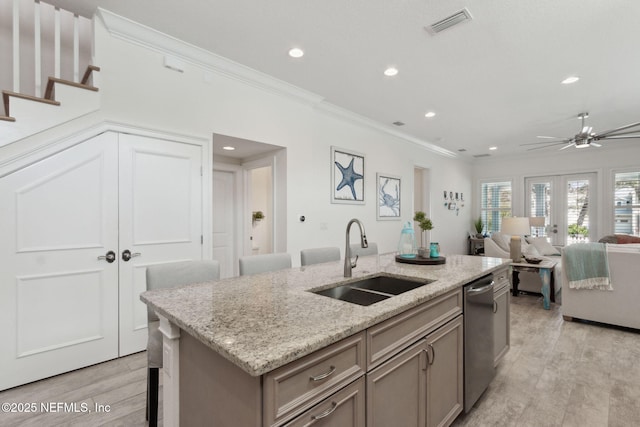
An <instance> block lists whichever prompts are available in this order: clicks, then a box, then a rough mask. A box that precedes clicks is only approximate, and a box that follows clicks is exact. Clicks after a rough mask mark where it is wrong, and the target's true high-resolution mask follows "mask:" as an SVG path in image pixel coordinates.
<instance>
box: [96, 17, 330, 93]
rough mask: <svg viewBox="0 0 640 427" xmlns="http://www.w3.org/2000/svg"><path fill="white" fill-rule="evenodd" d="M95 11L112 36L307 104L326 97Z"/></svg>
mask: <svg viewBox="0 0 640 427" xmlns="http://www.w3.org/2000/svg"><path fill="white" fill-rule="evenodd" d="M96 14H97V15H98V17H99V18H100V19H101V21H102V23H103V24H104V26H105V28H106V29H107V31H109V33H110V34H111V35H112V36H113V37H116V38H119V39H121V40H124V41H127V42H129V43H132V44H136V45H139V46H142V47H145V48H148V49H151V50H154V51H156V52H159V53H162V54H166V55H171V56H175V57H178V58H181V59H182V60H184V61H186V62H189V63H191V64H193V65H195V66H197V67H200V68H203V69H205V70H208V71H211V72H214V73H218V74H220V75H223V76H225V77H228V78H232V79H234V80H237V81H240V82H242V83H245V84H249V85H251V86H253V87H256V88H259V89H262V90H266V91H269V92H272V93H276V94H279V95H285V96H288V97H290V98H294V99H297V100H298V101H301V102H303V103H306V104H317V103H318V102H320V101H322V99H323V98H322V97H321V96H319V95H317V94H315V93H312V92H309V91H305V90H303V89H300V88H299V87H297V86H294V85H291V84H289V83H287V82H284V81H282V80H278V79H276V78H274V77H271V76H269V75H268V74H265V73H262V72H260V71H256V70H254V69H253V68H250V67H247V66H245V65H242V64H239V63H237V62H234V61H231V60H230V59H227V58H224V57H222V56H220V55H217V54H215V53H212V52H209V51H207V50H204V49H201V48H199V47H197V46H194V45H192V44H189V43H186V42H184V41H182V40H179V39H177V38H175V37H172V36H169V35H167V34H164V33H161V32H159V31H157V30H154V29H153V28H150V27H147V26H144V25H142V24H139V23H137V22H134V21H132V20H130V19H127V18H124V17H122V16H120V15H116V14H114V13H112V12H109V11H108V10H105V9H102V8H98V10H97V12H96Z"/></svg>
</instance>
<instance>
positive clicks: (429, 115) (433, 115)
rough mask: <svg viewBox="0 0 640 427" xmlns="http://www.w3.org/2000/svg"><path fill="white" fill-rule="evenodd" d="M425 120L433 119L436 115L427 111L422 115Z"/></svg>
mask: <svg viewBox="0 0 640 427" xmlns="http://www.w3.org/2000/svg"><path fill="white" fill-rule="evenodd" d="M424 116H425V117H426V118H428V119H430V118H431V117H435V116H436V113H434V112H433V111H429V112H428V113H426V114H425V115H424Z"/></svg>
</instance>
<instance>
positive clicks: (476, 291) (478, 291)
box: [465, 280, 494, 295]
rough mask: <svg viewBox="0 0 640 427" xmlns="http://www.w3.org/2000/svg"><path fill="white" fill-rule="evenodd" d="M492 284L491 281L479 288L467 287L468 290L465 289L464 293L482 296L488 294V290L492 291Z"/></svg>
mask: <svg viewBox="0 0 640 427" xmlns="http://www.w3.org/2000/svg"><path fill="white" fill-rule="evenodd" d="M493 284H494V281H493V280H492V281H491V283H489V284H488V285H484V286H481V287H479V288H472V287H469V288H467V289H465V292H466V293H467V295H480V294H484V293H486V292H489V291H490V290H493Z"/></svg>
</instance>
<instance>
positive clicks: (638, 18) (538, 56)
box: [48, 0, 640, 157]
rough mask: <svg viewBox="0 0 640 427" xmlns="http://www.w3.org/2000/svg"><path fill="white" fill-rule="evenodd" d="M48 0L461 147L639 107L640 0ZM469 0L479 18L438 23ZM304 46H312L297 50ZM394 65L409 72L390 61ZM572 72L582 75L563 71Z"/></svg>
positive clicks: (512, 143) (483, 150)
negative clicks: (105, 14)
mask: <svg viewBox="0 0 640 427" xmlns="http://www.w3.org/2000/svg"><path fill="white" fill-rule="evenodd" d="M48 2H49V3H51V4H54V5H57V6H60V7H62V8H64V9H67V10H71V11H74V12H77V13H80V14H83V15H88V16H91V15H92V14H93V12H94V11H95V8H96V7H97V6H99V7H102V8H104V9H106V10H109V11H111V12H113V13H116V14H118V15H121V16H124V17H127V18H129V19H131V20H133V21H136V22H140V23H142V24H145V25H147V26H149V27H152V28H155V29H156V30H159V31H161V32H164V33H166V34H169V35H172V36H174V37H177V38H179V39H182V40H184V41H187V42H189V43H191V44H194V45H196V46H200V47H202V48H204V49H207V50H210V51H212V52H215V53H216V54H219V55H221V56H224V57H227V58H229V59H231V60H233V61H236V62H239V63H241V64H244V65H246V66H249V67H251V68H253V69H256V70H259V71H261V72H264V73H266V74H269V75H271V76H274V77H276V78H278V79H281V80H284V81H286V82H289V83H291V84H293V85H296V86H299V87H301V88H304V89H306V90H308V91H311V92H314V93H316V94H318V95H320V96H322V97H323V98H324V99H325V100H326V101H327V102H329V103H332V104H335V105H337V106H340V107H343V108H346V109H348V110H351V111H353V112H356V113H358V114H360V115H363V116H365V117H368V118H371V119H374V120H376V121H378V122H380V123H383V124H388V125H391V123H393V122H395V121H402V122H404V123H405V125H404V126H402V127H399V128H396V129H397V130H398V131H400V132H404V133H406V134H408V135H411V136H413V137H415V138H419V139H421V140H424V141H427V142H430V143H433V144H436V145H439V146H441V147H443V148H446V149H448V150H451V151H453V152H456V153H458V150H459V149H465V150H466V151H465V152H464V153H458V154H459V155H460V156H461V157H467V156H472V155H478V154H487V153H489V150H488V148H489V146H497V147H498V149H497V150H496V151H493V152H491V155H492V156H500V155H507V154H512V155H524V154H527V153H529V154H531V153H538V152H539V151H535V152H527V151H525V150H526V148H530V147H523V146H521V145H520V144H522V143H528V142H535V141H538V139H536V136H537V135H551V136H559V137H569V136H573V135H574V134H576V133H577V132H578V131H579V129H580V122H579V121H578V120H576V119H575V117H576V116H577V115H578V113H580V112H582V111H588V112H589V113H590V117H589V119H588V124H589V125H591V126H593V127H594V131H596V132H602V131H605V130H608V129H611V128H616V127H619V126H622V125H625V124H628V123H632V122H638V121H640V83H639V81H638V76H640V54H638V53H637V49H638V42H639V41H640V25H638V22H640V2H639V1H637V0H615V1H614V0H609V1H604V0H519V1H505V0H483V1H472V0H467V1H460V0H437V1H436V0H348V1H345V0H322V1H317V0H270V1H264V0H233V1H221V0H183V1H169V0H135V1H122V0H103V1H97V0H51V1H48ZM464 7H466V8H468V10H469V11H470V13H471V15H472V16H473V19H472V20H471V21H468V22H465V23H462V24H460V25H458V26H455V27H453V28H450V29H447V30H445V31H443V32H441V33H439V34H437V35H435V36H434V35H431V34H429V33H428V32H427V31H425V29H424V27H425V26H427V25H429V24H431V23H433V22H435V21H438V20H440V19H442V18H444V17H446V16H448V15H451V14H452V13H454V12H456V11H458V10H460V9H462V8H464ZM293 46H297V47H301V48H303V49H304V50H305V56H304V57H303V58H301V59H299V60H294V59H292V58H289V57H288V56H287V51H288V49H289V48H291V47H293ZM390 65H393V66H396V67H397V68H398V69H399V74H398V75H397V76H396V77H393V78H389V77H385V76H384V75H383V71H384V69H385V68H386V67H387V66H390ZM570 75H577V76H579V77H580V81H578V82H577V83H575V84H572V85H562V84H560V82H561V81H562V80H563V79H564V78H566V77H568V76H570ZM430 110H433V111H435V112H436V113H437V115H436V117H434V118H432V119H427V118H425V117H424V114H425V112H427V111H430ZM638 143H640V139H634V140H626V141H604V143H603V145H604V147H603V148H600V150H606V149H607V147H608V146H609V145H613V144H616V145H623V144H638ZM556 150H557V148H549V149H545V150H541V151H543V152H547V153H549V154H552V153H554V154H555V153H556ZM567 151H570V150H565V151H563V152H562V153H566V152H567Z"/></svg>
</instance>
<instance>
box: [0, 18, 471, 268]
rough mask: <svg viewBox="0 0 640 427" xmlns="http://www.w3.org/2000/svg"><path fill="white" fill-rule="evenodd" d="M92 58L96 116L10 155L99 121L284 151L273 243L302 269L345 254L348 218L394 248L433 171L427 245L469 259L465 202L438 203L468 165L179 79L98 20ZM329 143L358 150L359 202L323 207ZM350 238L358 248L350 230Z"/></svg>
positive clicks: (312, 112)
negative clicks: (387, 180) (384, 217)
mask: <svg viewBox="0 0 640 427" xmlns="http://www.w3.org/2000/svg"><path fill="white" fill-rule="evenodd" d="M95 52H96V58H95V63H96V65H99V66H100V67H101V69H102V71H101V72H100V77H99V87H100V91H101V96H102V98H101V102H102V108H101V109H100V111H99V112H97V113H93V114H90V115H88V116H85V117H83V118H80V119H78V120H76V121H74V122H73V123H67V124H64V125H62V126H60V127H58V128H57V129H53V130H51V131H48V132H47V133H45V134H44V135H35V136H33V137H32V138H28V139H26V140H23V141H21V142H18V143H15V144H11V145H10V146H8V147H9V148H8V149H7V151H6V152H7V153H8V155H12V156H15V155H17V154H19V153H20V151H21V150H25V149H28V148H33V147H35V146H38V145H39V144H44V143H46V142H47V141H48V140H50V139H51V138H55V137H57V136H58V135H67V134H70V133H73V132H76V131H78V130H80V129H82V128H85V127H88V126H91V125H93V124H95V123H101V122H104V121H112V122H116V123H123V124H130V125H135V126H139V127H143V128H148V129H154V130H158V131H166V132H169V133H176V134H184V135H190V136H194V137H206V138H208V139H209V140H210V139H211V138H212V135H213V134H214V133H219V134H224V135H230V136H234V137H239V138H244V139H249V140H255V141H260V142H265V143H269V144H274V145H278V146H282V147H286V161H281V162H280V165H282V164H284V166H285V167H284V170H283V168H280V169H277V173H281V174H283V175H285V176H286V183H287V184H286V188H275V189H274V191H275V192H276V193H278V194H280V192H283V191H284V192H286V215H283V216H280V217H278V218H277V219H276V221H277V222H278V225H279V226H283V227H285V228H286V246H285V245H283V244H282V243H283V242H279V241H278V240H277V236H276V241H275V246H276V251H282V250H286V251H288V252H289V253H291V254H292V256H293V263H294V265H299V252H300V250H301V249H303V248H308V247H320V246H339V247H340V248H341V251H342V252H343V255H344V244H345V242H344V235H345V227H346V224H347V222H348V221H349V219H351V218H359V219H361V220H362V221H363V223H364V225H365V227H366V231H367V235H368V237H369V240H370V241H372V242H377V243H378V245H379V249H380V251H381V252H388V251H394V250H395V249H396V247H397V243H398V239H399V236H400V230H401V228H402V223H403V222H404V221H409V220H411V219H412V217H413V171H414V166H419V167H423V168H428V169H430V171H431V178H432V182H431V189H432V192H433V195H434V196H433V197H432V202H431V206H432V208H431V217H432V220H433V223H434V225H435V228H434V230H433V231H432V232H431V240H432V241H439V242H440V245H441V249H442V252H443V253H444V254H446V253H466V250H467V249H466V235H467V231H468V230H469V229H470V226H471V215H470V210H471V209H470V205H469V204H467V205H466V206H465V207H464V208H462V209H461V210H460V211H459V213H458V215H456V213H455V212H453V211H448V210H447V209H446V208H445V207H444V204H443V203H442V202H443V200H442V196H441V195H442V191H443V190H447V191H454V192H455V191H457V192H463V193H464V194H465V195H471V167H470V165H469V164H468V163H466V162H464V161H461V160H458V159H454V158H448V157H444V156H442V155H440V154H435V153H433V152H431V151H429V150H427V149H425V148H424V147H422V146H420V145H418V144H416V143H414V142H409V141H408V140H406V139H404V138H402V137H400V136H397V135H394V134H392V133H389V132H384V131H381V130H379V129H376V128H375V127H373V126H367V125H363V124H361V123H360V122H358V121H357V120H349V119H346V118H344V116H340V115H337V114H335V113H332V112H330V111H329V110H330V109H327V108H318V107H322V105H320V104H318V101H315V102H314V101H313V97H312V96H297V95H295V94H294V95H293V96H290V95H287V94H285V93H284V92H286V91H284V92H283V91H280V92H278V91H274V90H269V89H268V88H265V87H263V86H261V85H259V84H253V83H249V82H247V81H245V80H243V78H240V77H237V76H234V75H231V74H229V73H226V72H222V71H216V70H214V69H211V68H210V67H203V66H202V65H194V64H193V63H190V62H185V66H184V72H182V73H180V72H176V71H172V70H169V69H167V68H165V67H164V66H163V61H164V54H163V53H161V52H159V51H157V50H154V49H149V48H145V47H142V46H141V45H139V44H137V43H132V42H130V41H127V40H124V39H122V38H120V37H115V36H112V35H110V34H109V32H108V31H107V29H106V28H105V27H104V26H103V25H102V24H101V21H100V20H97V21H96V47H95ZM305 99H306V101H305ZM332 145H335V146H337V147H341V148H344V149H350V150H354V151H357V152H360V153H363V154H365V156H366V166H365V167H366V174H367V176H366V186H365V199H366V204H365V205H344V204H331V203H330V194H331V192H330V182H331V180H330V170H331V163H330V149H331V146H332ZM3 149H4V147H3V148H2V149H0V159H1V158H2V156H3V151H1V150H3ZM376 172H383V173H387V174H392V175H397V176H400V177H401V178H402V203H401V210H402V220H401V221H377V220H376V185H375V174H376ZM300 215H305V217H306V218H307V220H306V221H305V222H304V223H302V222H300V221H298V217H299V216H300ZM352 234H354V236H353V241H354V242H355V239H356V236H355V231H354V232H353V233H352Z"/></svg>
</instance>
